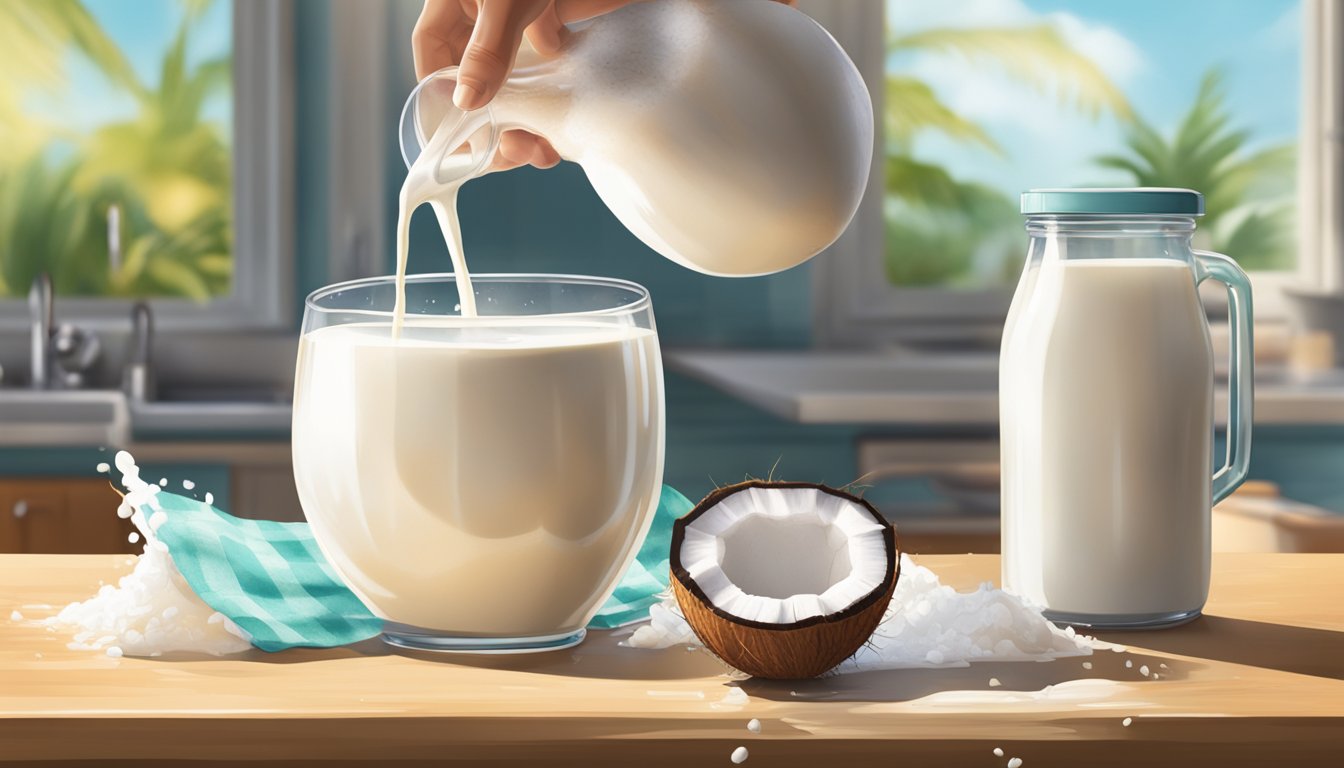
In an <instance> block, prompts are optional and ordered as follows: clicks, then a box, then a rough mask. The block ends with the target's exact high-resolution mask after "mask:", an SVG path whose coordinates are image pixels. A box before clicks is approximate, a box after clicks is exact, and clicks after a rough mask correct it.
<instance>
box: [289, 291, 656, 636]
mask: <svg viewBox="0 0 1344 768" xmlns="http://www.w3.org/2000/svg"><path fill="white" fill-rule="evenodd" d="M473 282H474V283H475V292H476V301H477V305H478V310H479V312H480V316H479V317H469V318H464V317H462V316H460V314H459V311H458V309H457V305H458V297H457V286H456V284H455V283H454V281H453V276H452V275H450V274H433V275H417V276H413V277H410V278H408V279H407V281H406V308H407V314H406V321H405V326H404V328H403V329H402V333H401V336H400V337H399V338H394V337H393V334H392V306H393V301H394V294H395V284H394V281H393V278H391V277H378V278H371V279H366V280H356V281H352V282H348V283H341V284H339V285H333V286H330V287H328V288H324V289H322V290H319V291H317V292H315V293H313V294H312V295H311V296H309V297H308V300H307V305H306V308H305V311H304V321H303V337H302V339H301V341H300V346H299V358H298V370H297V373H296V376H295V385H294V386H295V393H294V425H293V445H294V448H293V450H294V477H295V481H296V483H297V486H298V491H299V498H300V500H301V502H302V504H303V510H304V514H305V515H306V516H307V518H308V521H309V522H310V523H311V524H312V528H313V533H314V535H315V537H316V539H317V542H318V544H319V545H320V546H321V548H322V552H323V553H324V554H325V555H326V557H327V559H328V560H329V561H330V562H331V564H332V566H333V567H334V568H335V569H336V571H337V573H339V574H340V576H341V578H342V579H343V580H344V581H345V583H346V584H347V585H348V586H349V587H350V588H351V589H353V590H354V591H355V593H356V594H358V595H359V596H360V598H361V599H362V600H363V601H364V603H365V604H366V605H368V606H369V608H370V609H371V610H372V611H373V612H374V613H376V614H377V615H378V616H380V617H382V618H383V619H385V620H387V625H386V628H385V631H384V635H383V637H384V640H386V641H387V642H389V643H391V644H394V645H399V646H406V647H413V648H420V649H432V650H460V651H472V652H520V651H531V650H547V649H553V648H563V647H567V646H570V645H574V644H576V643H578V642H580V641H581V640H582V639H583V635H584V626H585V625H586V624H587V623H588V621H589V620H590V619H591V618H592V617H593V615H594V614H595V613H596V612H597V610H598V608H599V607H600V606H601V605H602V603H603V601H605V600H606V599H607V598H608V597H609V596H610V595H611V593H612V591H613V590H614V589H615V587H616V583H617V581H618V580H619V579H620V578H621V575H622V574H623V573H624V572H625V570H626V568H627V567H628V566H629V564H630V562H631V561H632V560H633V559H634V556H635V553H636V551H637V550H638V548H639V545H640V543H641V542H642V541H643V538H644V535H645V533H646V532H647V531H648V527H649V525H650V523H651V522H652V520H653V514H654V510H655V508H656V506H657V502H658V496H659V491H660V488H661V482H662V472H663V418H664V416H663V377H662V362H661V358H660V356H659V350H658V339H657V335H656V332H655V329H654V322H653V309H652V306H651V304H650V301H649V294H648V291H646V290H645V289H644V288H642V287H640V286H639V285H636V284H634V283H630V282H626V281H623V280H613V279H606V278H596V277H577V276H566V275H474V276H473Z"/></svg>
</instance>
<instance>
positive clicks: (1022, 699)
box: [0, 554, 1344, 768]
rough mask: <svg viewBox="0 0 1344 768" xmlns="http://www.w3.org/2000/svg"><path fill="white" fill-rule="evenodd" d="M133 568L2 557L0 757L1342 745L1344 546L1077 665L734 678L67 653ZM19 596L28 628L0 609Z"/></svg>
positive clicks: (507, 663) (1224, 576)
mask: <svg viewBox="0 0 1344 768" xmlns="http://www.w3.org/2000/svg"><path fill="white" fill-rule="evenodd" d="M917 559H918V560H919V562H920V563H922V564H924V565H926V566H928V567H930V568H932V569H933V570H935V571H936V572H938V573H939V574H940V575H941V576H942V578H943V581H944V582H945V583H949V584H952V585H954V586H958V587H960V588H970V587H972V586H974V585H975V584H977V583H978V582H980V581H983V580H991V579H994V578H995V577H996V576H997V574H998V559H997V558H996V557H994V556H989V555H976V556H971V555H966V556H927V557H921V558H917ZM129 568H130V559H129V558H127V557H126V556H124V555H123V556H110V555H109V556H103V555H98V556H87V555H86V556H43V555H5V556H0V762H5V761H52V760H54V761H60V762H78V761H95V760H106V759H134V760H162V761H167V762H170V763H175V762H177V761H181V760H186V759H197V760H215V761H255V762H253V763H251V764H264V763H272V762H281V761H285V760H309V761H320V762H321V763H322V764H325V765H331V764H340V763H347V764H354V763H360V762H377V763H387V762H390V761H394V760H395V761H405V762H404V763H402V764H412V763H423V764H426V765H428V764H431V763H432V764H435V765H442V764H444V763H446V762H451V761H477V760H482V759H487V758H488V759H489V760H490V761H491V762H490V764H491V765H509V764H519V765H538V764H543V763H544V764H546V765H565V764H576V765H599V764H621V765H632V766H639V768H646V767H647V766H659V765H724V766H731V765H732V763H731V762H730V760H729V755H730V754H731V753H732V752H733V750H734V749H735V748H736V747H738V746H745V747H747V749H748V750H749V753H750V756H749V758H748V762H747V763H746V764H747V765H748V766H786V765H789V766H791V765H799V766H830V765H863V764H881V765H885V766H922V765H971V766H999V767H1000V768H1002V766H1004V765H1006V763H1007V761H1008V759H1009V758H1011V757H1020V758H1022V760H1023V767H1024V768H1038V767H1039V766H1048V765H1167V764H1171V765H1196V764H1204V763H1209V764H1217V765H1219V766H1232V765H1269V764H1292V763H1293V762H1297V763H1300V764H1314V765H1325V764H1333V765H1338V764H1340V762H1339V761H1341V760H1344V555H1260V554H1229V555H1219V556H1216V557H1215V561H1214V574H1213V590H1212V597H1211V598H1210V600H1209V604H1208V607H1207V611H1206V616H1205V617H1204V618H1202V619H1200V620H1198V621H1196V622H1194V623H1192V624H1189V625H1187V626H1185V627H1181V628H1177V629H1171V630H1166V631H1162V632H1134V633H1104V634H1103V635H1102V636H1103V637H1104V639H1107V640H1110V641H1112V642H1117V643H1123V644H1125V645H1127V646H1128V650H1127V651H1125V652H1114V651H1109V650H1108V651H1099V652H1097V653H1096V654H1094V655H1093V657H1092V658H1091V659H1090V661H1091V662H1092V669H1090V670H1088V669H1084V668H1083V666H1082V663H1083V661H1085V660H1086V659H1080V658H1075V659H1063V660H1059V661H1054V662H1049V663H991V664H977V665H973V666H971V667H970V668H963V669H920V670H904V671H889V672H875V673H867V674H862V675H846V676H842V677H832V678H824V679H820V680H813V681H804V682H795V683H781V682H765V681H752V680H745V681H742V682H740V683H738V682H734V681H733V679H732V678H730V677H729V676H727V675H726V674H724V673H723V669H722V667H721V666H720V665H719V663H718V662H717V661H715V660H714V659H713V658H712V657H710V656H709V655H708V654H706V653H705V652H703V651H693V652H692V651H687V650H686V649H685V648H682V647H678V648H672V649H668V650H665V651H642V650H634V649H628V648H621V647H619V646H618V645H617V644H616V643H617V639H616V638H615V637H613V636H612V634H611V633H602V632H596V633H593V635H592V636H590V638H589V640H588V641H587V642H585V643H584V644H583V645H581V646H579V647H578V648H576V649H573V650H571V651H561V652H556V653H552V654H541V655H533V656H512V657H463V656H421V655H414V656H413V655H403V654H400V653H392V652H390V651H389V650H388V649H387V648H385V647H384V646H383V645H382V644H380V643H379V642H377V641H369V642H366V643H363V644H360V645H358V646H352V647H348V648H342V649H333V650H296V651H287V652H284V653H280V654H274V655H268V654H265V653H262V652H260V651H254V652H250V653H248V654H244V655H242V656H237V657H233V658H228V659H215V658H210V657H206V658H200V657H195V658H175V659H170V658H162V659H133V658H121V659H113V658H109V657H107V656H103V655H99V654H95V653H90V652H83V651H71V650H67V649H66V645H65V644H66V642H68V641H69V638H68V637H65V636H64V635H63V634H61V633H53V632H48V631H47V630H46V629H45V628H43V627H42V626H41V625H40V624H39V623H38V622H37V621H34V620H35V619H41V618H43V617H45V616H47V615H50V614H51V613H53V612H54V611H55V610H56V609H57V608H59V607H60V606H61V605H63V604H65V603H67V602H69V601H71V600H75V599H82V598H84V597H87V596H88V595H90V594H92V593H93V592H94V591H95V590H96V589H97V587H98V583H99V581H100V580H107V581H109V582H111V581H113V580H114V579H115V577H116V576H117V575H118V574H120V573H122V572H125V571H127V570H129ZM16 609H17V610H19V611H21V612H22V613H23V614H24V617H25V619H24V620H23V621H21V622H13V621H10V620H8V616H9V614H10V611H12V610H16ZM1126 661H1131V662H1132V664H1133V665H1132V668H1127V667H1126V666H1125V662H1126ZM1144 665H1146V666H1148V667H1149V668H1150V669H1151V670H1153V671H1156V672H1158V673H1159V674H1160V675H1161V677H1160V679H1158V680H1152V679H1151V678H1145V677H1143V676H1142V675H1141V674H1140V673H1139V668H1140V667H1141V666H1144ZM1161 665H1166V666H1165V667H1164V666H1161ZM991 677H994V678H998V680H1000V681H1001V682H1002V685H1001V686H1000V687H993V688H991V687H990V685H989V679H990V678H991ZM739 685H740V688H741V691H742V692H745V693H746V698H745V699H743V698H742V693H741V692H735V691H734V690H733V689H734V687H735V686H739ZM751 718H758V719H759V720H760V721H761V723H762V730H761V733H759V734H752V733H749V732H748V731H747V728H746V724H747V721H748V720H749V719H751ZM1125 718H1132V721H1131V724H1130V725H1129V726H1125V725H1123V721H1124V719H1125ZM996 747H998V748H1002V749H1003V751H1004V756H1003V757H996V756H995V755H994V754H992V750H993V749H994V748H996ZM50 764H51V763H44V765H50Z"/></svg>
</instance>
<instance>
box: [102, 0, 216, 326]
mask: <svg viewBox="0 0 1344 768" xmlns="http://www.w3.org/2000/svg"><path fill="white" fill-rule="evenodd" d="M211 4H212V2H211V0H197V1H196V2H192V3H187V4H186V9H185V13H184V14H183V17H182V20H181V22H180V23H179V25H178V28H177V31H176V33H175V35H174V38H173V42H172V44H171V45H170V46H169V48H168V52H167V53H166V54H165V55H164V58H163V62H162V63H161V65H160V73H159V87H158V89H156V90H150V89H148V88H145V87H143V86H141V87H139V88H137V89H135V91H136V92H137V93H138V94H139V101H140V112H139V114H138V115H136V117H135V118H134V119H132V120H129V121H127V122H123V123H114V124H110V125H107V126H104V127H102V128H100V129H99V130H97V131H95V132H94V133H93V135H91V136H90V137H89V138H88V140H87V141H86V143H85V146H84V154H85V161H84V163H83V165H82V166H81V169H80V174H79V176H78V177H77V178H76V183H77V184H79V185H81V186H85V187H87V188H93V187H97V186H98V185H100V184H104V183H105V182H106V181H107V180H110V179H115V180H119V181H121V182H124V183H125V184H126V185H127V186H129V187H132V188H134V189H137V190H139V200H140V202H141V203H142V204H143V214H144V217H143V219H142V220H140V221H136V220H135V219H134V218H132V219H130V221H129V222H128V226H127V227H125V231H126V232H127V233H128V235H129V236H130V242H129V244H127V246H126V255H127V258H126V260H125V262H124V264H123V266H122V269H121V270H120V271H119V272H118V273H117V274H115V275H112V276H111V289H112V290H113V291H114V292H116V293H119V294H127V293H130V294H139V293H156V294H163V293H167V294H169V295H175V296H186V297H189V298H192V299H195V300H197V301H205V300H208V299H209V298H210V297H211V296H214V295H219V294H221V293H227V292H228V290H229V285H230V282H231V279H232V264H233V261H232V259H231V258H230V256H229V254H230V253H231V251H232V238H233V227H232V198H231V194H230V193H231V190H232V184H231V178H232V174H233V167H232V159H231V156H230V152H229V146H228V141H227V137H226V136H224V135H222V134H221V130H220V128H219V126H216V125H214V124H211V123H209V122H207V121H206V120H204V119H203V117H202V109H203V107H204V105H205V103H206V101H207V100H208V98H209V97H210V96H212V95H214V94H216V93H219V92H220V91H221V90H222V89H226V88H228V86H229V78H230V76H231V73H232V62H231V60H230V58H229V57H228V56H224V57H219V58H215V59H210V60H207V61H203V62H200V63H198V64H196V65H195V66H189V65H188V63H187V61H188V59H187V44H188V40H189V37H190V32H191V29H192V26H193V25H194V24H195V22H196V20H197V19H198V18H199V17H200V15H201V14H202V13H204V12H205V10H207V9H208V8H209V6H210V5H211Z"/></svg>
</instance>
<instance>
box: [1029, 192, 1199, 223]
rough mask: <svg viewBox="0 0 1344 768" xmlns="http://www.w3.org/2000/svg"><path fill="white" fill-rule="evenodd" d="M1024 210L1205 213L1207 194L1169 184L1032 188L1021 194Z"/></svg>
mask: <svg viewBox="0 0 1344 768" xmlns="http://www.w3.org/2000/svg"><path fill="white" fill-rule="evenodd" d="M1022 213H1024V214H1027V215H1037V214H1042V215H1044V214H1058V215H1070V214H1100V215H1103V216H1105V215H1112V216H1113V215H1122V216H1123V215H1130V216H1203V215H1204V196H1203V195H1201V194H1200V193H1198V192H1196V191H1195V190H1193V189H1175V188H1170V187H1130V188H1116V189H1097V188H1094V189H1032V190H1029V191H1026V192H1023V193H1022Z"/></svg>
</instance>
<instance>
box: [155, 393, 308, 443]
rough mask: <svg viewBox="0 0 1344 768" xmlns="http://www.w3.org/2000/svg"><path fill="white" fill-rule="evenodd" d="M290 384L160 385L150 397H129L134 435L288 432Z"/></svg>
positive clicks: (227, 435)
mask: <svg viewBox="0 0 1344 768" xmlns="http://www.w3.org/2000/svg"><path fill="white" fill-rule="evenodd" d="M291 398H292V390H290V389H289V388H287V387H285V388H280V387H274V386H264V385H262V386H253V385H219V386H197V385H191V386H185V385H183V386H170V385H160V387H159V391H158V393H157V396H156V397H155V399H154V400H151V401H144V402H141V401H132V402H131V404H130V411H131V428H132V430H133V432H134V434H135V436H136V437H137V438H170V437H180V436H188V435H190V436H203V435H205V436H210V437H225V438H228V437H244V436H247V437H257V436H271V435H287V434H288V432H289V421H290V401H291Z"/></svg>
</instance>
